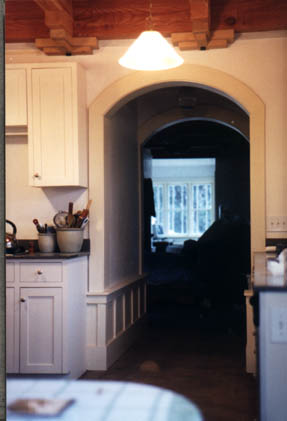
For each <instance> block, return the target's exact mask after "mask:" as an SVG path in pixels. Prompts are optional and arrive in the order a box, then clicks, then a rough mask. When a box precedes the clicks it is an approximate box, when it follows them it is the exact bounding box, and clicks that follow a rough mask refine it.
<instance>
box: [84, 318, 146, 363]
mask: <svg viewBox="0 0 287 421" xmlns="http://www.w3.org/2000/svg"><path fill="white" fill-rule="evenodd" d="M145 323H146V316H143V317H142V318H141V319H139V320H137V321H136V322H135V323H134V324H133V325H131V326H130V327H129V328H128V329H127V330H125V331H123V332H122V333H120V334H119V335H118V336H117V337H116V338H115V339H113V340H112V341H111V342H110V343H109V344H108V345H107V346H102V347H97V346H88V347H87V370H91V371H105V370H107V369H108V368H109V367H110V366H111V365H112V364H113V363H114V362H115V361H116V360H117V359H118V358H119V357H120V356H121V355H122V354H123V353H124V352H125V351H126V350H127V349H128V348H129V347H130V346H131V345H132V343H133V342H134V341H135V340H136V339H137V338H138V337H139V336H140V334H141V333H142V332H143V329H144V327H145Z"/></svg>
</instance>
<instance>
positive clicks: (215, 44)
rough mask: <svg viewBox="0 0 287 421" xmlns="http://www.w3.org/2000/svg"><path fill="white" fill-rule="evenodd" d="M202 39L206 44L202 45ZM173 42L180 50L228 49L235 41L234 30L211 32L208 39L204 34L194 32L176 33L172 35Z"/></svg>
mask: <svg viewBox="0 0 287 421" xmlns="http://www.w3.org/2000/svg"><path fill="white" fill-rule="evenodd" d="M199 35H200V36H199ZM202 39H204V44H203V43H202ZM171 41H172V43H173V45H175V46H178V47H179V49H180V50H201V49H206V50H210V49H214V48H226V47H228V45H229V44H230V43H232V42H233V41H234V30H233V29H226V30H219V31H212V32H210V34H209V38H208V39H206V38H205V37H203V36H202V34H197V33H193V32H182V33H175V34H171Z"/></svg>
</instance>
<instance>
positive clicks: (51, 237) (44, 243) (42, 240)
mask: <svg viewBox="0 0 287 421" xmlns="http://www.w3.org/2000/svg"><path fill="white" fill-rule="evenodd" d="M38 245H39V250H40V252H41V253H52V252H53V251H55V247H56V234H53V233H45V234H44V233H43V234H41V233H39V234H38Z"/></svg>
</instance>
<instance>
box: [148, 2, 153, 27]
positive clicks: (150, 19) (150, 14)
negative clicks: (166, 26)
mask: <svg viewBox="0 0 287 421" xmlns="http://www.w3.org/2000/svg"><path fill="white" fill-rule="evenodd" d="M151 9H152V1H151V0H150V2H149V16H148V23H149V28H148V29H149V30H150V31H152V30H153V23H152V13H151Z"/></svg>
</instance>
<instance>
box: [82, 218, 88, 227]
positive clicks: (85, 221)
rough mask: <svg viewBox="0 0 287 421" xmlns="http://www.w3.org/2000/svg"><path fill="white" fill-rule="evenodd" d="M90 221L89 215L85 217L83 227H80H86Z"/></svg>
mask: <svg viewBox="0 0 287 421" xmlns="http://www.w3.org/2000/svg"><path fill="white" fill-rule="evenodd" d="M88 222H89V218H88V217H87V218H85V219H84V220H83V222H82V225H81V227H80V228H82V229H84V228H85V226H86V225H87V223H88Z"/></svg>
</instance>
